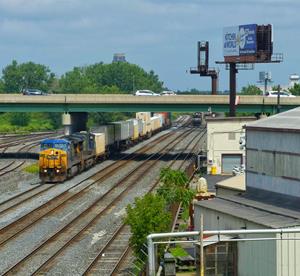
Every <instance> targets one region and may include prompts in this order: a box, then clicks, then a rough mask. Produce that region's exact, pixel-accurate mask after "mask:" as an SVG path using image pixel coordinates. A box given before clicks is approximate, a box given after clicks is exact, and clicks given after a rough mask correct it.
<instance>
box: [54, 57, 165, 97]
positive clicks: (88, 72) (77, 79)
mask: <svg viewBox="0 0 300 276" xmlns="http://www.w3.org/2000/svg"><path fill="white" fill-rule="evenodd" d="M162 87H163V82H161V81H160V80H159V77H158V76H157V75H156V74H155V73H154V71H150V72H149V73H147V72H146V71H145V70H143V69H142V68H141V67H139V66H137V65H135V64H130V63H127V62H113V63H110V64H104V63H102V62H100V63H95V64H92V65H88V66H85V67H75V68H74V69H73V70H72V71H70V72H67V73H66V74H64V75H63V76H62V77H61V80H60V90H61V92H63V93H101V94H112V93H118V94H119V93H122V92H124V93H132V92H133V90H134V89H150V90H154V91H161V90H162Z"/></svg>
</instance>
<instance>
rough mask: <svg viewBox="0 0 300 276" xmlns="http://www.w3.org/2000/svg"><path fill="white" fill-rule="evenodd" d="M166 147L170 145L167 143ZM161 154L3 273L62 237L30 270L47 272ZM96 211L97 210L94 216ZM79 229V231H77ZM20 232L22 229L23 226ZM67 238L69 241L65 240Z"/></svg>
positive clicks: (121, 181)
mask: <svg viewBox="0 0 300 276" xmlns="http://www.w3.org/2000/svg"><path fill="white" fill-rule="evenodd" d="M186 135H188V134H186ZM184 137H185V136H183V137H182V139H184ZM179 142H180V140H179V139H178V137H176V138H175V139H174V141H173V142H172V143H173V144H174V143H179ZM168 147H170V143H169V145H168ZM164 154H166V153H164ZM164 154H160V155H158V154H156V153H154V154H153V155H157V158H156V159H153V158H152V157H153V155H152V156H150V157H149V159H148V160H145V161H143V162H142V166H139V169H137V168H133V169H132V170H131V171H130V172H129V173H128V174H127V175H126V176H125V177H124V178H122V179H121V180H120V181H119V182H118V183H117V184H115V185H114V186H113V187H112V188H111V189H110V190H109V191H107V192H106V193H104V194H102V195H101V196H100V197H98V198H97V199H95V200H94V202H93V203H92V204H91V205H90V206H89V207H88V208H87V209H85V210H84V211H83V212H82V213H81V214H80V215H79V216H77V217H75V218H74V219H73V220H71V221H70V222H69V223H68V224H67V225H65V226H64V227H63V228H61V229H59V230H58V231H56V232H55V233H54V234H52V235H51V236H50V237H48V238H47V239H46V240H44V241H43V242H42V243H41V244H40V245H38V246H37V247H35V248H34V249H33V250H32V252H31V253H29V254H27V255H26V257H25V258H23V259H22V260H21V261H19V262H17V263H16V264H14V265H13V266H11V267H10V268H9V269H7V271H5V272H4V275H9V274H13V273H16V272H18V271H19V270H20V269H21V268H23V267H24V265H25V266H26V262H27V261H28V260H29V259H32V258H34V256H36V254H37V253H38V255H39V256H44V255H47V254H46V253H45V251H47V248H52V247H53V246H54V244H57V243H58V244H59V243H62V240H64V245H62V247H61V248H60V249H59V250H56V252H54V253H53V252H52V253H51V257H50V258H48V259H47V260H46V261H45V262H43V264H42V265H41V266H40V267H39V268H38V269H36V270H35V271H30V273H33V274H40V273H45V271H48V269H49V266H50V267H51V264H52V262H53V260H54V259H56V257H57V256H59V255H60V254H61V253H62V252H63V251H64V250H65V249H66V248H68V247H69V246H70V245H71V244H73V243H74V241H75V240H78V239H80V237H79V236H80V235H81V236H82V235H83V236H84V233H85V231H87V229H90V228H91V227H93V226H95V224H97V223H96V222H97V221H98V220H99V219H101V217H103V216H104V215H105V214H107V213H108V212H109V210H110V209H111V208H113V206H114V205H115V204H116V201H118V200H120V199H121V197H123V196H125V195H126V194H127V193H128V191H129V190H130V189H132V187H133V186H134V185H135V183H136V182H137V181H138V179H141V178H142V177H143V176H144V175H145V173H146V172H147V171H149V170H150V169H151V168H152V167H153V165H154V164H155V163H156V162H158V160H159V159H160V158H161V157H162V156H163V155H164ZM122 186H123V187H124V190H123V191H121V193H119V194H117V195H115V196H116V197H115V198H114V199H113V200H111V199H109V197H111V196H112V194H114V193H116V191H120V187H122ZM106 201H107V202H106ZM109 202H110V203H109ZM49 205H51V203H49ZM104 206H106V207H104ZM96 210H97V211H96ZM100 210H101V211H100ZM95 213H97V215H96V216H95ZM48 215H49V214H48ZM52 215H53V214H52ZM44 217H45V216H44ZM82 221H85V222H87V221H89V222H88V223H85V224H84V223H82ZM17 228H19V229H22V226H20V225H18V227H17ZM74 229H75V230H76V231H75V230H74ZM78 229H81V230H80V231H79V232H78ZM6 230H7V231H4V232H6V233H9V232H11V228H9V229H6ZM21 231H22V232H23V231H24V228H23V229H22V230H21ZM74 231H75V232H74ZM4 232H3V231H2V232H1V233H0V236H1V237H2V236H3V234H4ZM61 235H63V237H61ZM66 237H68V238H66ZM66 240H68V241H67V242H65V241H66Z"/></svg>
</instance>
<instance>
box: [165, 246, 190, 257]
mask: <svg viewBox="0 0 300 276" xmlns="http://www.w3.org/2000/svg"><path fill="white" fill-rule="evenodd" d="M169 251H170V252H171V254H172V255H173V256H174V257H175V258H177V257H185V256H188V255H189V254H188V253H187V252H186V251H185V250H184V249H183V248H182V247H181V246H179V245H176V247H174V248H170V249H169Z"/></svg>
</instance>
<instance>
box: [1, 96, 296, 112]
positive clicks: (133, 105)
mask: <svg viewBox="0 0 300 276" xmlns="http://www.w3.org/2000/svg"><path fill="white" fill-rule="evenodd" d="M280 105H281V109H282V110H288V109H291V108H294V107H297V106H300V97H285V98H280ZM276 107H277V98H276V97H274V98H273V97H262V96H239V103H238V105H237V111H238V112H262V111H264V112H274V110H276ZM208 108H211V109H212V111H216V112H226V111H228V109H229V96H228V95H225V96H223V95H222V96H221V95H216V96H212V95H199V96H198V95H180V96H161V97H153V96H132V95H123V94H120V95H119V94H112V95H111V94H110V95H99V94H53V95H48V96H23V95H18V94H0V112H66V111H69V112H116V111H120V112H126V111H127V112H131V111H178V112H189V111H190V112H194V111H206V110H207V109H208Z"/></svg>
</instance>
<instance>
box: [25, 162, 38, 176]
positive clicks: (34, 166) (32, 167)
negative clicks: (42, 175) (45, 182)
mask: <svg viewBox="0 0 300 276" xmlns="http://www.w3.org/2000/svg"><path fill="white" fill-rule="evenodd" d="M24 172H27V173H32V174H38V173H39V165H38V163H34V164H31V165H29V166H27V167H25V168H24Z"/></svg>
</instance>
